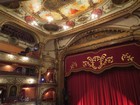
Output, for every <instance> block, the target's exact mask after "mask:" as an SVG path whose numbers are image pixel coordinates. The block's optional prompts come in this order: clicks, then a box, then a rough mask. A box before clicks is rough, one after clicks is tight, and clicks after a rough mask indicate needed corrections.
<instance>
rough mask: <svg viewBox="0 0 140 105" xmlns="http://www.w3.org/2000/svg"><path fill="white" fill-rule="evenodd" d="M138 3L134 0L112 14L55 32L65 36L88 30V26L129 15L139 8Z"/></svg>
mask: <svg viewBox="0 0 140 105" xmlns="http://www.w3.org/2000/svg"><path fill="white" fill-rule="evenodd" d="M139 4H140V2H139V0H136V1H135V3H133V4H132V5H131V6H128V7H126V8H124V9H122V10H120V11H117V12H115V13H113V14H110V15H108V16H104V17H102V18H100V19H98V20H96V21H93V22H89V23H87V24H84V25H81V26H79V27H76V28H73V29H72V30H68V31H65V32H63V33H60V34H56V35H57V36H59V37H60V36H61V37H62V36H66V35H67V36H68V35H73V34H77V33H79V32H82V31H83V30H88V29H90V28H95V27H99V26H100V25H102V24H104V23H106V22H109V21H111V20H114V19H117V18H119V17H124V16H128V15H131V14H132V13H133V11H135V10H136V9H138V8H139Z"/></svg>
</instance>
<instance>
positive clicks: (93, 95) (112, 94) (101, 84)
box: [66, 67, 140, 105]
mask: <svg viewBox="0 0 140 105" xmlns="http://www.w3.org/2000/svg"><path fill="white" fill-rule="evenodd" d="M66 81H67V82H66V87H67V89H66V90H67V93H66V94H67V95H68V103H69V104H68V105H140V70H138V69H136V68H134V67H127V68H123V67H121V68H112V69H111V70H108V71H105V72H103V73H101V74H93V73H91V72H84V71H82V72H77V73H73V74H72V75H70V76H69V77H67V80H66Z"/></svg>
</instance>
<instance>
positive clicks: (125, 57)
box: [121, 53, 134, 62]
mask: <svg viewBox="0 0 140 105" xmlns="http://www.w3.org/2000/svg"><path fill="white" fill-rule="evenodd" d="M121 60H122V61H128V62H133V60H134V57H133V56H131V55H130V54H129V53H126V54H122V57H121Z"/></svg>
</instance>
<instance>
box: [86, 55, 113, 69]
mask: <svg viewBox="0 0 140 105" xmlns="http://www.w3.org/2000/svg"><path fill="white" fill-rule="evenodd" d="M108 63H113V56H111V57H107V54H102V55H101V56H94V57H90V56H89V57H87V61H83V67H90V68H92V69H95V70H96V69H101V68H103V66H105V65H106V64H108Z"/></svg>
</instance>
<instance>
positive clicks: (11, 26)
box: [1, 22, 37, 44]
mask: <svg viewBox="0 0 140 105" xmlns="http://www.w3.org/2000/svg"><path fill="white" fill-rule="evenodd" d="M1 33H3V34H5V35H7V36H8V37H13V38H16V39H18V40H21V41H24V42H27V43H30V44H35V43H37V39H36V38H35V33H33V32H31V31H29V30H28V29H25V28H23V27H22V26H20V25H18V24H16V23H14V22H5V23H4V24H3V25H2V26H1Z"/></svg>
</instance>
